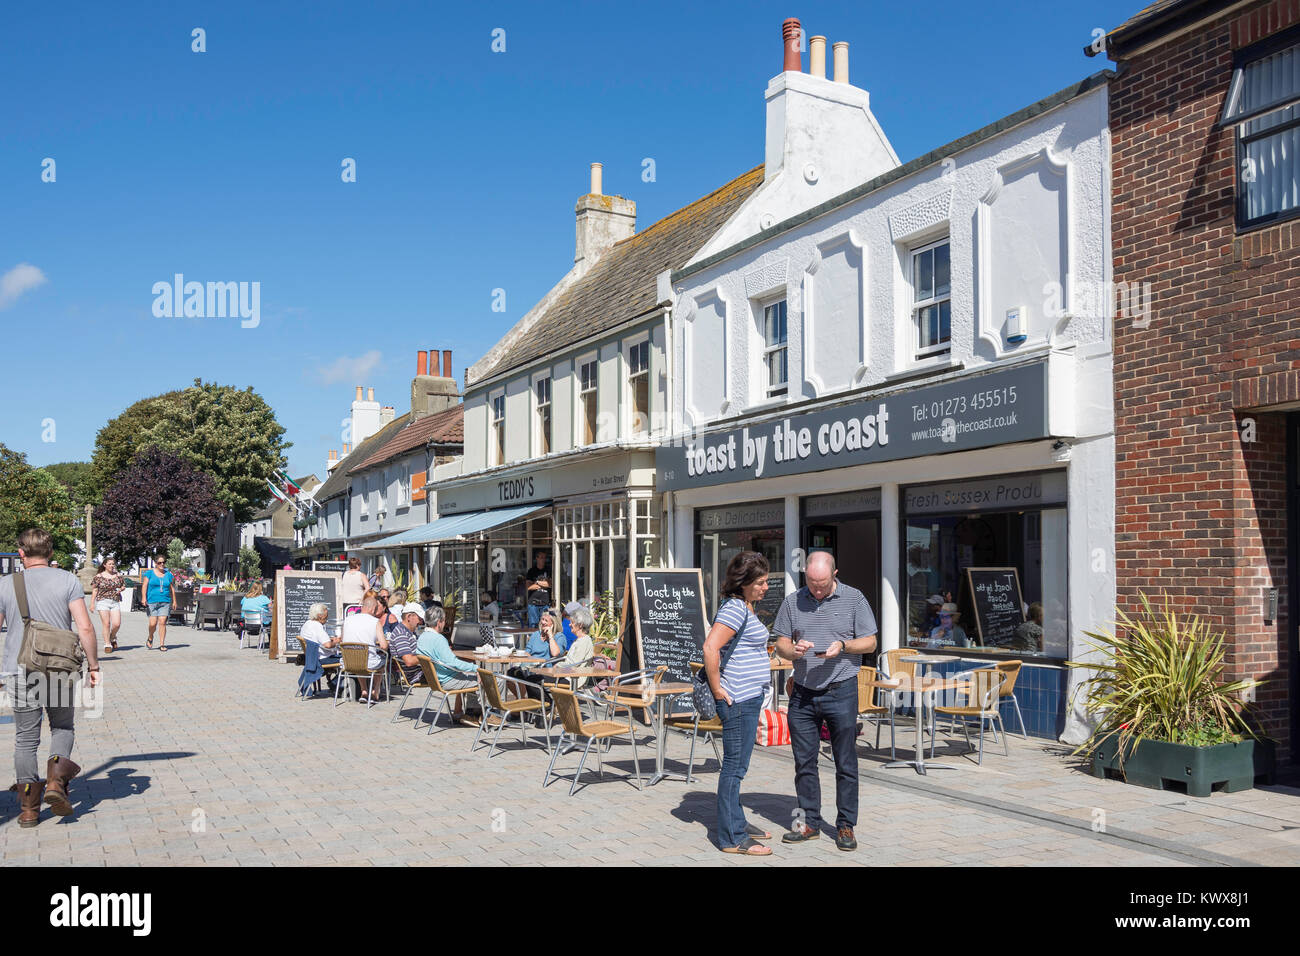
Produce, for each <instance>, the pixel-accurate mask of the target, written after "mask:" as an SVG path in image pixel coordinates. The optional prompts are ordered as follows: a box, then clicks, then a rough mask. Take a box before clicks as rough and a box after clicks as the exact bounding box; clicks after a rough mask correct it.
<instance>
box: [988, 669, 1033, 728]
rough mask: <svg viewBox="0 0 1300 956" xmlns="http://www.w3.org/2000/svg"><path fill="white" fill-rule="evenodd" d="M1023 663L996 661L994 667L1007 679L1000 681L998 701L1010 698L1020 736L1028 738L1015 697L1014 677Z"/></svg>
mask: <svg viewBox="0 0 1300 956" xmlns="http://www.w3.org/2000/svg"><path fill="white" fill-rule="evenodd" d="M1023 665H1024V662H1023V661H998V663H996V664H995V665H993V666H994V667H996V668H997V669H998V670H1000V671H1002V673H1004V674H1006V675H1007V679H1006V680H1005V681H1004V682H1003V683H1002V688H1001V689H1000V690H999V691H998V697H999V698H1000V700H999V703H1001V701H1002V700H1006V699H1007V698H1008V697H1010V698H1011V706H1012V707H1014V708H1015V710H1016V720H1017V721H1018V722H1019V724H1020V736H1021V737H1022V738H1025V739H1028V736H1029V735H1028V733H1027V732H1026V731H1025V718H1024V716H1023V715H1022V714H1021V713H1020V701H1018V700H1017V699H1016V678H1017V677H1019V676H1020V668H1021V667H1022V666H1023Z"/></svg>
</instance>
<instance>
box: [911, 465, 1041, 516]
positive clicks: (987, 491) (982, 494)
mask: <svg viewBox="0 0 1300 956" xmlns="http://www.w3.org/2000/svg"><path fill="white" fill-rule="evenodd" d="M1065 497H1066V481H1065V472H1063V471H1043V472H1028V473H1026V474H1021V475H1003V476H1001V477H998V478H977V479H975V480H974V481H946V482H943V483H941V484H935V485H916V486H914V487H911V488H905V489H903V514H906V515H922V514H951V513H953V512H957V511H1013V510H1017V509H1021V508H1041V507H1043V506H1045V505H1062V504H1065Z"/></svg>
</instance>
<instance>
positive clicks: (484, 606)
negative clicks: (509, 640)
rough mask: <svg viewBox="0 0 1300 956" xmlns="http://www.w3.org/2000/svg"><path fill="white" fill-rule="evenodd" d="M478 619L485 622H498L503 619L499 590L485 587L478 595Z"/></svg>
mask: <svg viewBox="0 0 1300 956" xmlns="http://www.w3.org/2000/svg"><path fill="white" fill-rule="evenodd" d="M478 604H479V608H478V619H479V620H480V621H482V622H483V623H484V624H488V623H491V624H497V623H500V621H501V605H500V604H499V603H498V602H497V592H496V591H493V590H490V589H485V590H484V591H483V592H482V593H481V594H480V595H479V596H478Z"/></svg>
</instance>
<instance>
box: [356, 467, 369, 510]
mask: <svg viewBox="0 0 1300 956" xmlns="http://www.w3.org/2000/svg"><path fill="white" fill-rule="evenodd" d="M360 484H361V494H360V495H359V496H358V497H359V498H360V499H361V507H360V509H359V510H360V512H361V517H363V518H368V517H370V476H369V475H364V476H362V478H361V482H360Z"/></svg>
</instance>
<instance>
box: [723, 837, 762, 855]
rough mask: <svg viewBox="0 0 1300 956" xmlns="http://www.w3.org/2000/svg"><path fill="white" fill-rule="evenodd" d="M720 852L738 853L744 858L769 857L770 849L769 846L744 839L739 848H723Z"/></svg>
mask: <svg viewBox="0 0 1300 956" xmlns="http://www.w3.org/2000/svg"><path fill="white" fill-rule="evenodd" d="M722 852H723V853H740V854H743V855H744V856H771V855H772V848H771V847H770V846H763V844H761V843H756V842H754V841H753V840H751V839H749V838H746V839H745V840H743V841H742V842H741V844H740V846H724V847H723V848H722Z"/></svg>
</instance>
